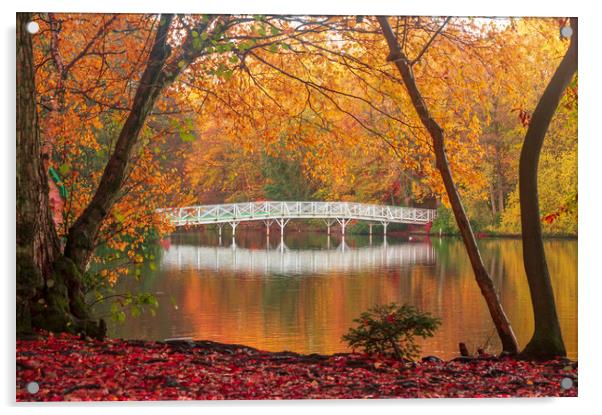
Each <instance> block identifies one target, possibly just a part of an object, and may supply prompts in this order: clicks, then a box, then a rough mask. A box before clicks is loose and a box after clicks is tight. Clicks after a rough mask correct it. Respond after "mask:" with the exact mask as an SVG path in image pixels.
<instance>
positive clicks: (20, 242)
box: [16, 13, 59, 332]
mask: <svg viewBox="0 0 602 415" xmlns="http://www.w3.org/2000/svg"><path fill="white" fill-rule="evenodd" d="M30 19H31V14H30V13H17V111H16V112H17V172H16V173H17V206H16V208H17V235H16V236H17V331H18V332H23V331H30V330H31V328H32V323H31V318H32V312H33V310H32V307H34V308H35V307H36V304H37V303H38V301H40V300H41V299H43V297H44V287H45V281H44V280H45V276H48V275H50V274H51V272H52V263H53V261H54V260H55V258H56V257H57V256H58V254H59V243H58V238H57V235H56V232H55V229H54V224H53V222H52V215H51V212H50V208H49V205H48V181H47V177H46V172H45V171H44V165H43V162H42V160H41V157H40V132H39V128H38V114H37V110H36V98H35V97H36V90H35V80H34V70H33V53H32V45H31V35H30V34H29V33H28V32H27V30H26V25H27V23H28V22H29V21H30Z"/></svg>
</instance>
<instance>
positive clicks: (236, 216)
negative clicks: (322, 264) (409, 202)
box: [159, 202, 436, 235]
mask: <svg viewBox="0 0 602 415" xmlns="http://www.w3.org/2000/svg"><path fill="white" fill-rule="evenodd" d="M159 212H160V213H163V214H165V215H166V216H167V218H168V219H169V220H170V222H171V223H172V224H174V225H175V226H185V225H211V224H217V225H218V226H219V232H220V235H221V231H222V226H223V225H224V224H226V223H227V224H229V225H230V226H231V227H232V234H235V233H236V227H237V226H238V225H239V224H240V223H241V222H247V221H263V222H264V223H265V225H266V233H267V234H268V235H269V233H270V226H271V225H272V224H273V223H274V222H276V223H277V224H278V226H280V234H281V235H282V234H283V233H284V227H285V226H286V224H287V223H288V222H289V221H290V220H291V219H323V220H324V221H325V222H326V226H327V227H328V233H329V234H330V227H331V226H332V225H333V224H334V223H335V222H338V223H339V224H340V225H341V233H342V234H343V235H344V234H345V227H346V226H347V224H348V223H349V221H351V220H364V221H368V222H369V228H370V234H372V226H373V224H374V222H376V223H380V224H382V225H383V229H384V233H385V234H386V233H387V225H388V224H389V223H408V224H418V225H426V224H427V223H429V222H432V221H433V219H435V217H436V211H435V210H433V209H420V208H411V207H401V206H382V205H370V204H365V203H352V202H248V203H231V204H226V205H204V206H190V207H182V208H173V209H160V210H159Z"/></svg>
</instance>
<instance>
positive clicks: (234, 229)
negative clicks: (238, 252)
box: [220, 222, 238, 237]
mask: <svg viewBox="0 0 602 415" xmlns="http://www.w3.org/2000/svg"><path fill="white" fill-rule="evenodd" d="M230 226H232V237H235V236H236V227H237V226H238V222H230ZM221 230H222V229H221V228H220V232H221Z"/></svg>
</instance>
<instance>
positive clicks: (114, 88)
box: [17, 13, 578, 355]
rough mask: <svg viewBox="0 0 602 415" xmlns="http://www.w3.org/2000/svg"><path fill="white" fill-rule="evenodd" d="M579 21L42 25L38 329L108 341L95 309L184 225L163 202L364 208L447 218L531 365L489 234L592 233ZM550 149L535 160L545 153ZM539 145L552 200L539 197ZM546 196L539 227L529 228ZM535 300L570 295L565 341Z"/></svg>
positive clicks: (32, 41) (22, 58)
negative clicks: (584, 167)
mask: <svg viewBox="0 0 602 415" xmlns="http://www.w3.org/2000/svg"><path fill="white" fill-rule="evenodd" d="M30 19H34V20H35V21H36V22H38V23H39V25H40V31H39V32H38V33H37V34H36V35H35V36H31V35H30V34H28V33H27V32H26V31H25V29H24V25H25V23H26V22H27V21H29V20H30ZM567 25H569V22H568V19H552V18H549V19H544V18H511V19H472V18H438V17H429V18H424V17H392V18H388V19H386V18H375V17H370V16H365V17H364V16H338V17H319V16H313V17H301V16H237V15H231V16H226V15H223V16H213V15H192V16H189V15H185V16H184V15H178V16H172V15H162V16H156V15H138V14H137V15H127V14H123V15H96V14H52V13H49V14H34V15H25V14H20V15H19V17H18V31H19V32H18V36H17V43H18V45H17V55H18V75H17V80H18V94H19V96H18V110H17V115H18V120H17V121H18V122H17V127H18V136H17V141H18V173H17V186H18V191H17V211H18V212H19V214H18V228H17V229H18V231H17V232H18V235H17V244H18V250H17V257H18V258H17V261H18V276H17V279H18V284H17V285H18V290H17V291H18V292H17V294H18V310H17V318H18V319H20V320H19V322H20V323H22V324H18V326H19V325H21V326H22V327H23V328H24V329H29V328H31V327H32V326H33V327H43V328H50V329H52V330H56V331H65V330H67V331H75V332H77V331H78V330H85V331H87V332H88V333H101V334H102V332H103V327H102V326H103V324H104V323H96V322H94V321H93V319H92V316H90V315H89V312H88V310H87V309H86V305H85V297H86V294H87V293H88V292H90V291H93V289H94V288H96V287H98V286H101V285H103V284H107V283H109V284H110V283H112V282H114V281H115V279H116V278H118V277H119V276H120V275H121V276H124V275H125V274H126V273H127V272H128V270H129V272H130V273H131V272H134V271H132V270H134V269H135V268H132V267H127V266H130V265H132V264H134V265H135V264H140V263H142V262H143V261H144V259H145V257H148V255H152V252H151V251H150V250H148V247H147V243H148V242H149V241H152V240H156V239H157V238H158V237H160V236H162V235H164V234H166V233H168V232H169V231H170V230H171V228H170V225H169V224H168V223H166V222H165V220H164V219H163V218H162V217H161V216H160V215H158V214H156V212H155V210H156V209H157V208H162V207H172V206H186V205H191V204H197V203H221V202H237V201H249V200H348V201H356V202H375V203H382V204H391V205H405V206H424V207H432V208H435V207H436V208H438V209H439V219H438V220H437V221H436V223H435V224H434V226H433V228H432V231H433V232H437V231H438V230H439V229H441V230H442V231H443V232H446V233H448V232H452V233H460V234H461V235H462V237H463V239H464V241H465V243H466V245H467V249H468V251H469V254H470V253H471V252H472V253H473V254H471V255H470V257H471V262H472V264H473V268H474V270H475V275H476V277H477V282H478V283H479V286H480V287H481V288H482V290H483V292H484V295H485V297H486V299H487V302H488V305H489V306H490V312H491V314H492V317H493V319H494V321H495V322H496V326H497V327H498V334H500V336H501V337H502V338H504V336H505V338H506V341H504V340H503V341H502V343H503V344H504V350H506V351H507V352H510V353H516V352H517V351H518V346H517V345H516V340H514V341H513V340H512V338H513V334H512V330H511V327H510V325H509V322H508V321H507V319H506V318H505V315H504V313H503V310H502V309H501V306H499V304H497V305H496V299H497V297H496V294H495V291H494V287H493V285H492V283H491V280H490V279H489V278H488V276H487V273H486V271H485V270H484V268H483V267H482V264H481V265H479V261H480V257H479V255H478V250H477V248H476V244H474V232H489V233H509V234H521V232H522V233H523V237H525V235H528V233H525V227H526V226H527V227H528V226H531V225H530V224H532V226H534V227H535V226H536V227H539V226H540V223H541V226H542V227H543V232H544V233H549V234H562V235H576V234H577V208H576V207H577V109H578V108H577V107H578V106H577V76H576V75H575V76H573V74H574V73H575V71H576V32H577V27H576V21H574V22H571V26H572V27H574V35H573V39H572V40H570V39H565V38H562V37H561V36H560V34H559V33H560V28H561V27H565V26H567ZM569 45H570V46H569ZM563 65H564V66H563ZM571 65H572V66H571ZM569 66H570V67H569ZM544 91H545V93H546V94H547V95H544ZM542 95H544V96H545V97H546V99H545V100H543V99H542ZM555 99H556V100H557V101H558V100H559V104H558V105H555ZM542 102H543V104H542ZM546 105H547V106H546ZM536 108H537V109H536ZM550 111H551V112H550ZM552 114H553V117H552ZM548 124H549V127H548ZM546 131H547V135H546ZM541 133H543V135H542V134H541ZM535 135H537V137H535ZM544 136H545V141H542V142H541V143H542V144H543V148H542V149H541V152H539V149H538V148H537V145H536V146H535V150H533V151H532V152H531V153H530V156H531V157H530V158H529V152H528V151H526V150H524V147H523V144H524V143H527V142H531V141H533V142H535V141H536V138H538V137H539V138H541V140H543V137H544ZM525 137H527V138H529V137H532V138H531V139H530V140H527V141H526V140H525ZM521 150H524V151H523V153H524V156H523V161H524V166H528V165H529V164H530V165H531V166H534V167H535V170H533V171H534V172H535V173H536V174H537V183H535V192H533V188H532V187H531V188H530V187H528V186H527V183H528V182H527V181H526V182H525V185H524V187H523V188H522V190H521V188H520V187H521V186H519V169H520V166H519V162H521V158H520V155H521ZM533 160H534V161H535V162H534V163H533ZM524 166H523V167H524ZM537 166H539V168H538V169H537ZM49 171H52V172H53V173H49ZM451 172H453V178H452V174H451ZM527 173H528V172H527V171H526V170H525V176H524V177H527ZM525 180H526V179H525ZM537 185H538V186H539V193H537ZM521 191H522V192H523V195H521ZM53 192H54V193H56V192H59V193H60V197H59V198H57V197H53ZM49 194H50V199H49V196H48V195H49ZM529 196H530V199H529V200H530V203H531V205H532V204H533V202H534V201H535V202H537V201H539V206H538V207H537V206H536V205H537V203H535V207H537V209H538V210H537V209H536V210H531V211H530V212H531V213H533V212H535V213H536V214H538V216H537V218H538V219H539V220H536V221H530V222H528V223H527V224H525V223H522V224H521V202H523V201H524V200H527V198H528V197H529ZM522 205H523V206H522V207H523V208H525V207H528V206H529V204H527V203H522ZM40 206H41V209H40ZM464 212H466V216H467V217H468V219H469V222H468V221H466V220H464V219H463V218H465V216H464ZM525 217H527V216H526V213H523V218H525ZM531 217H532V216H531ZM456 222H457V223H460V226H459V227H458V225H456ZM536 230H537V229H535V231H536ZM20 235H21V236H20ZM534 235H535V237H539V238H540V236H541V235H540V234H537V232H536V233H535V234H534ZM538 235H539V236H538ZM533 255H535V254H533ZM537 255H539V257H538V258H540V257H542V256H543V251H541V252H539V253H537ZM481 262H482V261H481ZM543 263H544V265H545V258H544V261H543ZM526 267H527V268H528V267H529V265H528V264H527V263H526ZM546 273H547V270H546V271H545V272H543V271H541V270H540V271H539V272H538V273H536V274H537V275H536V276H535V277H533V278H534V279H532V275H534V274H533V273H532V272H531V273H530V272H529V270H528V269H527V274H528V276H529V278H530V280H529V282H530V284H531V283H532V281H540V282H541V281H543V283H544V286H545V285H546V276H545V275H546ZM50 281H52V282H51V283H49V282H50ZM534 284H535V283H534ZM547 285H548V286H549V278H547ZM53 287H54V288H53ZM535 287H536V285H532V286H531V291H532V292H531V295H532V297H533V296H535V297H537V296H538V295H539V296H541V297H545V298H548V300H550V299H551V302H550V301H547V302H546V301H544V302H546V304H547V305H543V306H542V307H543V309H541V308H540V309H539V312H538V311H537V305H535V309H536V310H535V313H536V324H537V323H541V324H540V326H541V327H543V328H546V327H548V328H549V326H546V324H547V323H543V322H544V320H545V321H552V323H551V324H552V326H554V323H553V320H554V318H556V317H555V310H553V308H554V301H553V297H551V294H549V293H548V292H547V291H546V289H544V290H543V291H544V293H543V294H541V293H540V292H537V291H535ZM548 291H549V290H548ZM487 293H489V294H487ZM535 297H534V298H535ZM498 303H499V301H498ZM550 305H551V307H552V310H551V309H550V308H549V307H550ZM546 307H548V308H546ZM48 310H55V311H56V313H54V314H53V312H49V311H48ZM538 313H540V314H538ZM538 315H539V316H540V318H539V319H538V318H537V316H538ZM544 315H545V318H544V317H542V316H544ZM484 318H486V316H484ZM556 320H557V318H556ZM555 326H557V322H556V324H555ZM536 331H537V330H536ZM551 333H552V335H553V336H556V339H555V340H554V341H552V343H555V342H556V343H555V344H556V345H557V346H558V348H552V350H548V351H547V352H546V353H547V354H549V355H558V354H562V351H563V346H561V345H559V344H558V343H557V340H558V338H559V337H560V336H559V333H557V332H555V329H552V330H551ZM560 343H562V340H561V339H560ZM522 346H524V345H522ZM537 353H540V354H541V353H543V352H542V350H541V349H538V350H537V352H536V353H535V354H537ZM546 353H543V354H546Z"/></svg>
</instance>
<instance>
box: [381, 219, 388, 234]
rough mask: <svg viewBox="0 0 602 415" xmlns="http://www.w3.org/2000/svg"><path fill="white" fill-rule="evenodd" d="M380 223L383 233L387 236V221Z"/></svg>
mask: <svg viewBox="0 0 602 415" xmlns="http://www.w3.org/2000/svg"><path fill="white" fill-rule="evenodd" d="M381 223H382V224H383V235H385V236H387V226H389V222H387V221H382V222H381Z"/></svg>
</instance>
